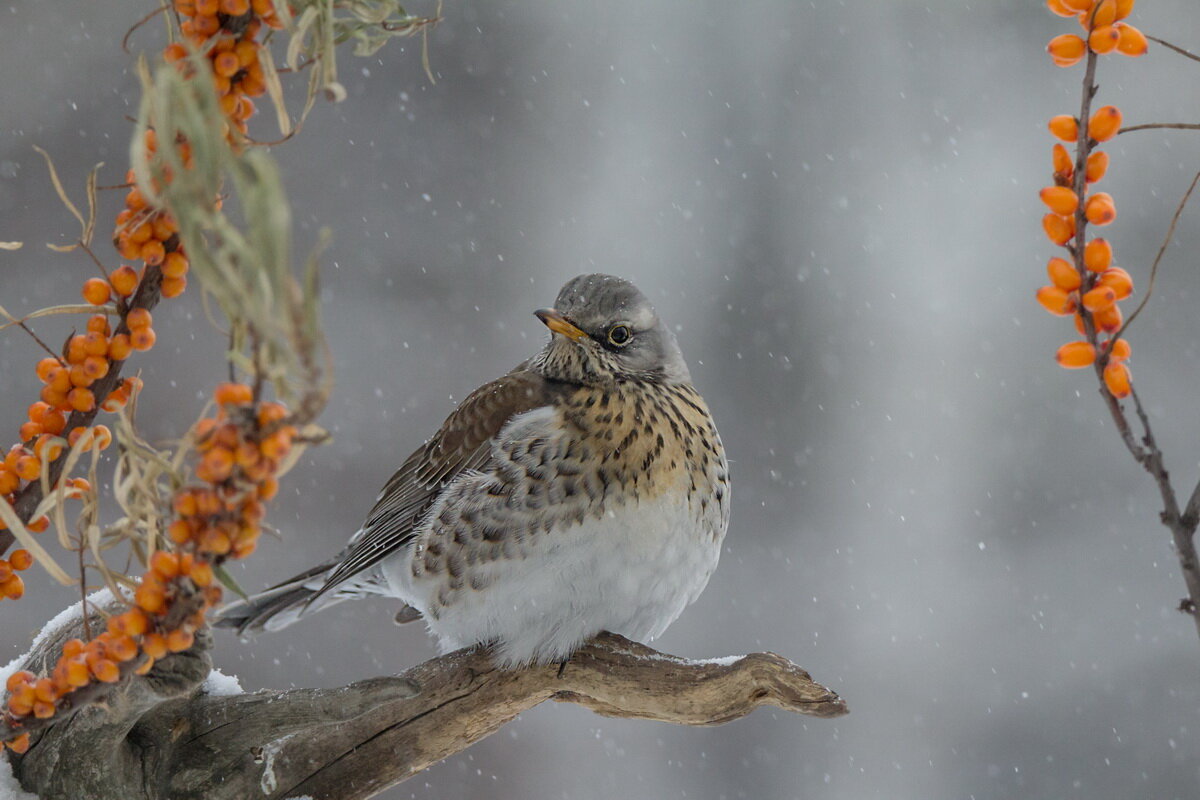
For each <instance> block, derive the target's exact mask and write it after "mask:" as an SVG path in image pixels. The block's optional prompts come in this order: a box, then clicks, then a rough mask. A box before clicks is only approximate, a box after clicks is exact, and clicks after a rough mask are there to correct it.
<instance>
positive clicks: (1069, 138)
mask: <svg viewBox="0 0 1200 800" xmlns="http://www.w3.org/2000/svg"><path fill="white" fill-rule="evenodd" d="M1048 127H1049V128H1050V133H1052V134H1054V136H1055V137H1056V138H1059V139H1062V140H1063V141H1064V142H1074V141H1076V140H1077V139H1078V138H1079V122H1078V121H1077V120H1076V119H1075V118H1074V117H1072V116H1071V115H1070V114H1059V115H1058V116H1057V117H1051V118H1050V124H1049V126H1048Z"/></svg>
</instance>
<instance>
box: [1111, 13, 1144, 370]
mask: <svg viewBox="0 0 1200 800" xmlns="http://www.w3.org/2000/svg"><path fill="white" fill-rule="evenodd" d="M1117 31H1118V32H1119V34H1120V37H1121V38H1120V41H1118V42H1117V51H1118V52H1119V53H1121V55H1125V56H1132V57H1134V58H1136V57H1137V56H1142V55H1145V54H1146V51H1147V50H1149V49H1150V43H1149V42H1148V41H1146V34H1144V33H1142V32H1141V31H1140V30H1138V29H1137V28H1135V27H1133V26H1132V25H1121V26H1120V27H1118V28H1117ZM1114 394H1115V392H1114Z"/></svg>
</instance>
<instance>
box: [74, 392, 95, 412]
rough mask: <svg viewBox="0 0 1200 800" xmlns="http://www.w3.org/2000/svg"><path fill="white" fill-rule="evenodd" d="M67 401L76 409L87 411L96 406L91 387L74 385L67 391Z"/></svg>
mask: <svg viewBox="0 0 1200 800" xmlns="http://www.w3.org/2000/svg"><path fill="white" fill-rule="evenodd" d="M67 402H68V403H70V404H71V408H73V409H75V410H76V411H79V412H82V413H87V412H88V411H91V410H92V409H93V408H95V407H96V395H94V394H92V390H91V389H84V388H83V387H81V386H76V387H75V388H74V389H72V390H71V391H70V392H68V393H67Z"/></svg>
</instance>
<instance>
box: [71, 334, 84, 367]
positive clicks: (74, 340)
mask: <svg viewBox="0 0 1200 800" xmlns="http://www.w3.org/2000/svg"><path fill="white" fill-rule="evenodd" d="M66 356H67V364H82V363H83V360H84V359H85V358H87V356H88V353H87V350H86V349H85V348H84V342H83V335H82V334H76V335H75V336H72V337H71V338H70V339H68V340H67V352H66Z"/></svg>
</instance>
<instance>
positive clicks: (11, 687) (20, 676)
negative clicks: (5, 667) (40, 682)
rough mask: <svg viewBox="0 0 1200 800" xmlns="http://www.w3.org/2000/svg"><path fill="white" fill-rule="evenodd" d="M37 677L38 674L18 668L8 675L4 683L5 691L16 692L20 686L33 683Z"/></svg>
mask: <svg viewBox="0 0 1200 800" xmlns="http://www.w3.org/2000/svg"><path fill="white" fill-rule="evenodd" d="M36 678H37V676H36V675H34V674H33V673H32V672H30V671H29V670H27V669H22V670H17V671H16V672H14V673H13V674H12V675H9V676H8V680H7V681H6V682H5V684H4V689H5V691H9V692H15V691H16V690H17V687H18V686H23V685H25V684H27V683H33V681H34V680H35V679H36Z"/></svg>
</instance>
